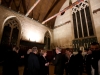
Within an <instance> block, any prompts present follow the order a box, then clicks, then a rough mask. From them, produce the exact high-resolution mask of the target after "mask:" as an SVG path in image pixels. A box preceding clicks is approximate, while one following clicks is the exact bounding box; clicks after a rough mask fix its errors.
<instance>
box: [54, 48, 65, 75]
mask: <svg viewBox="0 0 100 75" xmlns="http://www.w3.org/2000/svg"><path fill="white" fill-rule="evenodd" d="M53 64H54V66H55V69H54V74H55V75H63V73H64V72H63V71H64V55H63V54H62V53H61V48H59V47H56V56H55V57H54V58H53Z"/></svg>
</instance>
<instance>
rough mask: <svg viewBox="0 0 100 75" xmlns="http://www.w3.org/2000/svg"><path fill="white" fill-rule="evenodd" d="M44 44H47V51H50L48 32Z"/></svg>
mask: <svg viewBox="0 0 100 75" xmlns="http://www.w3.org/2000/svg"><path fill="white" fill-rule="evenodd" d="M44 44H45V49H48V50H50V34H49V32H48V31H47V32H46V33H45V37H44Z"/></svg>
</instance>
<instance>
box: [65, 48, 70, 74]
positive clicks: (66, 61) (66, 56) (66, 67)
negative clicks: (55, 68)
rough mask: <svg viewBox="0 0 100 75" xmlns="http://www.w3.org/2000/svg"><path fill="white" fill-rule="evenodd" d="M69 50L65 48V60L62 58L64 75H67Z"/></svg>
mask: <svg viewBox="0 0 100 75" xmlns="http://www.w3.org/2000/svg"><path fill="white" fill-rule="evenodd" d="M69 49H70V48H66V50H65V58H64V61H65V73H66V75H68V55H67V50H69Z"/></svg>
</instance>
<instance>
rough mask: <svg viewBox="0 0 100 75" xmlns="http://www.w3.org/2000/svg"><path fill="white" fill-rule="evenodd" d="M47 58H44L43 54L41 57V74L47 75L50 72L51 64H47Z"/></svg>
mask: <svg viewBox="0 0 100 75" xmlns="http://www.w3.org/2000/svg"><path fill="white" fill-rule="evenodd" d="M47 62H48V61H47V59H46V58H44V57H43V56H41V57H40V66H41V69H40V71H41V75H47V74H49V66H45V64H46V63H47Z"/></svg>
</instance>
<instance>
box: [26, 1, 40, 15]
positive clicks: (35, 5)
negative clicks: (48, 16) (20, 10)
mask: <svg viewBox="0 0 100 75" xmlns="http://www.w3.org/2000/svg"><path fill="white" fill-rule="evenodd" d="M40 1H41V0H37V1H36V3H35V4H34V5H33V6H32V7H31V8H30V9H29V10H28V12H27V13H26V15H25V16H28V15H29V13H30V12H31V11H32V10H33V9H34V8H35V6H36V5H37V4H38V3H39V2H40Z"/></svg>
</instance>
